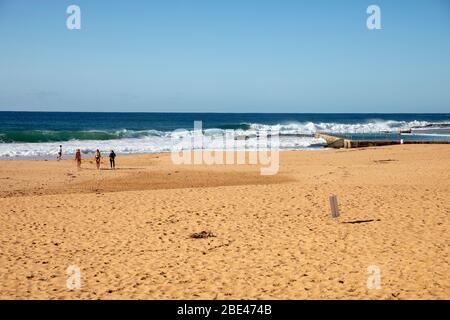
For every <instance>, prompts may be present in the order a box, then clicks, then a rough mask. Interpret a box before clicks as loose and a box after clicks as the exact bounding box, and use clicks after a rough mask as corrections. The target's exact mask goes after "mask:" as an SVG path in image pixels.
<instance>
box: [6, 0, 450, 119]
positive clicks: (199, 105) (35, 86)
mask: <svg viewBox="0 0 450 320" xmlns="http://www.w3.org/2000/svg"><path fill="white" fill-rule="evenodd" d="M71 4H76V5H78V6H80V8H81V30H68V29H67V28H66V19H67V17H68V16H69V15H68V14H67V13H66V8H67V6H69V5H71ZM371 4H377V5H379V6H380V8H381V24H382V29H381V30H368V29H367V27H366V20H367V17H368V16H369V15H368V14H367V13H366V9H367V7H368V6H369V5H371ZM5 110H45V111H148V112H152V111H159V112H450V0H395V1H393V0H370V1H366V0H341V1H337V0H329V1H324V0H310V1H307V0H303V1H302V0H292V1H290V0H178V1H175V0H150V1H149V0H146V1H137V0H136V1H100V0H95V1H94V0H71V1H65V0H53V1H51V0H40V1H31V0H29V1H23V0H0V111H5Z"/></svg>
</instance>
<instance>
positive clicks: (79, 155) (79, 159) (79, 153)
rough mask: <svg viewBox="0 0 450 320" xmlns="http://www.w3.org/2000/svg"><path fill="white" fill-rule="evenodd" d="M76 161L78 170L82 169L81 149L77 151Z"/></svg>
mask: <svg viewBox="0 0 450 320" xmlns="http://www.w3.org/2000/svg"><path fill="white" fill-rule="evenodd" d="M75 161H76V162H77V168H78V169H80V168H81V151H80V149H77V152H75Z"/></svg>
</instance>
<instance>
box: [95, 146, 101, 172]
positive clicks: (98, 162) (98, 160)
mask: <svg viewBox="0 0 450 320" xmlns="http://www.w3.org/2000/svg"><path fill="white" fill-rule="evenodd" d="M101 158H102V155H101V154H100V150H98V149H97V151H95V164H96V165H97V170H100V160H101Z"/></svg>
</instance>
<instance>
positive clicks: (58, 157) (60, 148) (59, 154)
mask: <svg viewBox="0 0 450 320" xmlns="http://www.w3.org/2000/svg"><path fill="white" fill-rule="evenodd" d="M56 159H57V160H58V161H59V160H61V159H62V145H59V151H58V156H57V157H56Z"/></svg>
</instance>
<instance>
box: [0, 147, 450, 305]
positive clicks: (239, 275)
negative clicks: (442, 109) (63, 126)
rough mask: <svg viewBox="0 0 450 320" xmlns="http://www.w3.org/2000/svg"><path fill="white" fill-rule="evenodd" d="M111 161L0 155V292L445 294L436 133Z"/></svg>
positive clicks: (447, 181) (443, 193)
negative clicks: (255, 161)
mask: <svg viewBox="0 0 450 320" xmlns="http://www.w3.org/2000/svg"><path fill="white" fill-rule="evenodd" d="M116 163H117V168H118V169H117V170H115V171H110V170H106V161H105V162H104V164H103V167H104V170H100V171H97V170H95V164H94V163H93V161H92V160H91V159H89V160H84V161H83V165H82V170H80V171H78V170H77V169H76V166H75V163H74V162H73V161H71V160H64V161H59V162H57V161H0V298H3V299H5V298H6V299H14V298H20V299H47V298H51V299H79V298H81V299H112V298H121V299H129V298H139V299H163V298H165V299H241V298H248V299H341V298H350V299H413V298H419V299H450V264H449V263H450V256H449V253H450V230H449V222H450V218H449V217H450V146H447V145H402V146H391V147H380V148H367V149H349V150H323V151H292V152H282V153H281V156H280V172H279V174H278V175H275V176H261V175H260V171H259V169H260V167H259V166H255V165H234V166H230V165H226V166H221V165H215V166H207V165H202V166H189V165H174V164H172V162H171V158H170V155H168V154H165V155H143V156H127V157H120V156H119V157H118V158H117V159H116ZM330 194H336V195H337V197H338V201H339V207H340V212H341V216H340V218H338V219H332V218H331V215H330V207H329V202H328V198H329V195H330ZM200 231H208V232H211V233H213V235H215V237H209V238H205V239H194V238H191V237H190V235H191V234H192V233H194V232H200ZM69 266H77V267H79V269H80V271H81V274H80V279H81V287H80V288H79V289H73V290H69V289H68V288H67V285H66V284H67V279H68V278H69V277H70V276H72V274H70V273H69V274H68V273H67V268H68V267H69ZM371 266H372V267H371ZM368 268H372V269H369V270H374V269H373V268H379V270H380V271H381V274H380V278H379V279H380V281H381V282H380V285H381V288H379V289H376V288H371V287H370V286H369V287H368V280H369V283H372V282H370V279H373V276H374V275H373V274H371V273H370V272H369V271H368ZM371 277H372V278H371ZM377 279H378V278H377Z"/></svg>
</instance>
